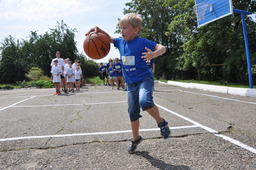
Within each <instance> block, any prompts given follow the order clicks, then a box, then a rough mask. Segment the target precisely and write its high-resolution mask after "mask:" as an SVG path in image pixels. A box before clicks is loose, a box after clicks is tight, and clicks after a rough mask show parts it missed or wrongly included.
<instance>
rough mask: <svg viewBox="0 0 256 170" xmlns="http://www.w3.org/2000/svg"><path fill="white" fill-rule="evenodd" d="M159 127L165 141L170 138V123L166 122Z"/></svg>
mask: <svg viewBox="0 0 256 170" xmlns="http://www.w3.org/2000/svg"><path fill="white" fill-rule="evenodd" d="M158 127H159V128H160V132H161V135H162V137H163V138H164V139H166V138H168V137H169V135H170V134H171V131H170V128H169V127H168V122H166V121H165V120H164V121H163V122H161V123H159V124H158Z"/></svg>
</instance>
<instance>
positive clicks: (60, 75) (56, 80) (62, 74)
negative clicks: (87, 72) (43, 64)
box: [51, 51, 83, 95]
mask: <svg viewBox="0 0 256 170" xmlns="http://www.w3.org/2000/svg"><path fill="white" fill-rule="evenodd" d="M51 67H52V68H51V79H52V81H53V84H54V86H55V90H56V93H55V94H56V95H60V94H61V88H62V91H63V92H64V93H68V92H74V87H75V88H76V90H77V91H80V87H81V80H82V79H83V76H82V69H81V67H80V61H79V60H76V61H75V63H72V62H71V61H70V59H69V58H66V59H65V60H64V59H63V58H61V57H60V51H57V52H56V58H54V59H53V60H52V62H51Z"/></svg>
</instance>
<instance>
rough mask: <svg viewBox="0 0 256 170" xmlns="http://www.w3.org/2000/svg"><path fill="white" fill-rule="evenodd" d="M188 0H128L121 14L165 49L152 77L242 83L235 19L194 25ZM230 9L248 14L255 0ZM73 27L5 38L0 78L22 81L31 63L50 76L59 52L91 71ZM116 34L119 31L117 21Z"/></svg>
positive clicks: (251, 31) (255, 51)
mask: <svg viewBox="0 0 256 170" xmlns="http://www.w3.org/2000/svg"><path fill="white" fill-rule="evenodd" d="M194 4H195V2H194V0H132V1H131V2H129V3H126V4H125V5H126V7H125V9H124V10H123V13H124V14H126V13H130V12H135V13H139V14H141V16H142V18H143V29H142V34H141V37H145V38H148V39H150V40H153V41H155V42H158V43H161V44H163V45H164V46H166V47H167V52H166V53H165V54H164V55H163V56H161V57H159V58H157V59H156V60H155V63H156V73H155V76H156V78H164V79H167V80H181V79H195V80H207V81H220V82H236V83H241V84H247V83H248V76H247V74H248V73H247V63H246V54H245V47H244V38H243V31H242V24H241V18H240V15H239V14H234V15H231V16H227V17H225V18H223V19H220V20H217V21H215V22H213V23H210V24H208V25H206V26H203V27H201V28H199V29H198V28H197V22H196V14H195V11H194V9H193V6H194ZM233 5H234V9H240V10H246V11H250V12H254V11H255V9H256V2H254V1H247V0H236V1H233ZM255 27H256V23H253V22H251V21H249V20H247V32H248V39H249V44H250V52H251V63H252V71H253V79H254V80H255V78H256V76H255V75H256V58H255V55H256V47H255V46H256V41H255V38H256V34H255ZM75 32H76V30H75V29H72V28H69V27H68V26H67V25H66V24H65V23H64V22H63V21H61V22H60V23H58V26H56V28H55V29H50V31H49V32H46V33H45V34H44V35H38V33H37V32H31V33H30V35H29V40H22V41H20V40H15V39H14V38H12V37H11V36H10V37H8V38H6V39H5V40H4V42H3V43H2V46H1V61H0V75H1V77H0V82H5V83H13V82H16V81H22V80H24V79H26V76H25V75H26V73H28V71H29V70H30V68H31V67H32V66H36V67H39V68H41V69H42V70H43V72H44V74H45V75H49V74H50V65H49V63H50V61H51V59H52V58H53V57H54V56H55V52H56V51H57V50H60V51H61V52H62V54H63V55H62V57H63V58H67V57H69V58H70V59H71V60H72V61H74V60H75V59H80V60H81V61H82V63H84V64H82V65H84V67H83V72H84V73H85V74H87V75H86V77H93V76H96V75H97V64H96V63H95V62H93V61H91V60H86V58H85V56H84V55H83V54H79V53H78V51H77V48H76V42H75V41H74V37H75ZM116 32H119V29H118V25H117V29H116Z"/></svg>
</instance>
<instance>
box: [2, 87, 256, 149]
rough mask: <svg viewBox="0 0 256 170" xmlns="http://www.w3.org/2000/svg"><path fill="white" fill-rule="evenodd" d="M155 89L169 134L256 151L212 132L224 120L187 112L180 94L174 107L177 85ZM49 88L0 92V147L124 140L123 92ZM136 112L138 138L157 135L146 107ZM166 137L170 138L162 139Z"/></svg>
mask: <svg viewBox="0 0 256 170" xmlns="http://www.w3.org/2000/svg"><path fill="white" fill-rule="evenodd" d="M158 89H159V90H157V91H156V92H155V94H154V99H155V102H156V104H157V106H158V107H159V110H160V114H161V116H162V117H163V118H165V119H166V120H167V121H168V122H169V125H170V129H171V130H172V137H179V136H187V135H196V134H204V133H205V134H206V133H210V134H212V135H215V136H217V137H220V138H222V139H224V140H226V141H228V142H230V143H233V144H234V145H236V146H238V147H241V148H243V149H245V150H247V151H249V152H252V153H256V150H255V148H253V147H250V146H249V145H246V144H243V143H241V142H239V141H237V140H236V139H232V138H230V137H228V136H225V135H222V134H218V132H221V131H225V130H227V128H228V126H229V124H228V123H226V122H222V121H219V120H218V119H213V118H210V117H208V116H207V115H205V114H203V113H202V114H200V112H199V113H197V114H194V115H193V113H189V112H190V110H192V109H190V108H188V107H191V106H188V105H185V104H184V105H182V100H184V98H183V99H182V98H180V99H178V100H180V101H181V105H180V106H177V105H176V106H174V105H172V98H171V96H172V95H174V91H177V89H175V88H173V87H170V86H164V87H159V88H158ZM53 93H54V89H17V90H11V91H0V115H1V119H0V148H5V149H9V150H14V149H21V148H47V147H57V146H63V145H70V144H79V143H86V142H88V143H90V142H94V141H126V140H130V138H131V131H130V121H129V118H128V114H127V103H126V92H123V91H121V90H110V88H109V87H105V86H86V87H83V88H82V89H81V91H80V92H75V93H70V94H62V95H59V96H56V95H53ZM188 95H190V94H188ZM198 100H200V99H198ZM201 100H203V99H201ZM217 100H218V99H217ZM197 102H200V101H197ZM194 104H195V105H196V104H197V103H194ZM173 110H175V111H173ZM180 113H182V114H180ZM188 114H190V116H188ZM198 114H199V115H200V117H201V119H202V121H200V123H199V122H198V121H195V120H197V119H196V118H198ZM142 115H143V118H142V119H141V125H140V129H141V130H140V131H141V132H140V133H141V135H142V136H143V138H145V139H155V138H159V137H160V133H159V129H158V128H157V125H156V123H155V122H154V120H153V119H152V118H151V117H150V116H149V115H147V113H146V112H142ZM189 117H190V118H189ZM168 140H171V138H170V139H167V140H166V142H168Z"/></svg>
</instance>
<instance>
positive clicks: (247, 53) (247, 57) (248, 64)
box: [241, 13, 253, 88]
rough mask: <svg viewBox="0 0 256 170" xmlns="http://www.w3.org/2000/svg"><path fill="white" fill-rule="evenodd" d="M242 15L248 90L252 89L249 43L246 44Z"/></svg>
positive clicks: (243, 22) (243, 23)
mask: <svg viewBox="0 0 256 170" xmlns="http://www.w3.org/2000/svg"><path fill="white" fill-rule="evenodd" d="M244 15H245V14H244V13H241V18H242V25H243V33H244V44H245V51H246V60H247V69H248V79H249V86H250V88H253V83H252V69H251V57H250V50H249V43H248V37H247V30H246V21H245V17H244Z"/></svg>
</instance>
